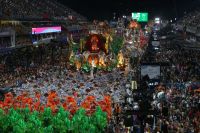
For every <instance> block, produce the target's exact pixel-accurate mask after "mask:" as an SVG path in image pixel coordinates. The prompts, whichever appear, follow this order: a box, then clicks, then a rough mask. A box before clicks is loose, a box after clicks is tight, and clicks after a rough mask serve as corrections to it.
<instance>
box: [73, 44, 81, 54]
mask: <svg viewBox="0 0 200 133" xmlns="http://www.w3.org/2000/svg"><path fill="white" fill-rule="evenodd" d="M79 48H80V45H79V44H78V43H75V44H72V50H73V52H74V53H77V52H78V50H79Z"/></svg>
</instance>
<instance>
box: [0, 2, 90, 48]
mask: <svg viewBox="0 0 200 133" xmlns="http://www.w3.org/2000/svg"><path fill="white" fill-rule="evenodd" d="M86 23H87V19H86V18H85V17H83V16H81V15H80V14H78V13H76V12H75V11H74V10H72V9H70V8H68V7H66V6H65V5H62V4H60V3H59V2H57V1H53V0H47V1H40V0H0V38H1V44H0V49H2V48H7V47H11V46H12V47H14V46H24V45H30V44H32V41H33V38H34V40H35V38H37V40H40V39H46V37H50V38H52V37H55V36H56V37H57V36H58V35H55V34H42V35H36V36H33V35H31V32H32V31H31V29H32V28H34V27H53V26H62V36H66V34H67V32H69V31H71V30H72V31H73V30H74V31H76V30H81V28H82V27H83V26H84V25H85V24H86ZM11 33H12V34H11ZM63 34H65V35H63ZM60 35H61V34H60ZM12 38H13V39H12Z"/></svg>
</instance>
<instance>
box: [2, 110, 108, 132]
mask: <svg viewBox="0 0 200 133" xmlns="http://www.w3.org/2000/svg"><path fill="white" fill-rule="evenodd" d="M69 116H70V113H69V112H68V111H65V110H64V108H62V107H61V108H60V109H59V110H58V112H57V113H56V114H53V113H52V111H51V109H50V108H45V110H44V112H43V113H40V112H37V111H33V112H30V110H29V109H28V108H25V109H20V110H19V109H17V110H14V109H10V110H9V111H8V113H5V112H4V111H3V110H1V109H0V132H12V133H68V132H70V133H103V132H104V131H105V128H106V126H107V116H106V113H104V112H103V111H102V110H101V108H100V107H98V108H97V111H96V112H95V113H94V114H93V115H92V116H87V115H86V111H85V110H84V109H82V108H81V109H79V110H78V111H77V112H76V113H75V115H74V116H73V118H72V119H70V118H69Z"/></svg>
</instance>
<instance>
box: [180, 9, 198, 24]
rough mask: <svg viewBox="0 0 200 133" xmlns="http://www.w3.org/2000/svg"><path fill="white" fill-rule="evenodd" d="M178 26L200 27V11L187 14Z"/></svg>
mask: <svg viewBox="0 0 200 133" xmlns="http://www.w3.org/2000/svg"><path fill="white" fill-rule="evenodd" d="M178 24H181V25H183V26H192V27H198V26H200V10H199V9H197V10H195V11H193V12H191V13H188V14H185V16H184V17H183V18H182V19H180V20H179V22H178Z"/></svg>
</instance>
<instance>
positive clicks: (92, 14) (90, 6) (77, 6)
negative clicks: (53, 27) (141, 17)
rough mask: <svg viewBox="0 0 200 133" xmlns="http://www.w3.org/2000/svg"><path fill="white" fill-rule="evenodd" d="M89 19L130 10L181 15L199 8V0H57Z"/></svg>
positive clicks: (102, 18)
mask: <svg viewBox="0 0 200 133" xmlns="http://www.w3.org/2000/svg"><path fill="white" fill-rule="evenodd" d="M57 1H59V2H61V3H63V4H65V5H66V6H68V7H70V8H72V9H74V10H75V11H76V12H78V13H80V14H82V15H83V16H85V17H87V18H88V19H89V20H93V19H98V20H105V19H106V20H111V19H112V18H113V13H114V12H115V13H116V16H117V17H118V16H122V15H130V14H131V12H149V15H150V18H151V17H155V16H159V17H160V16H161V17H162V18H166V19H171V18H175V17H181V16H182V15H183V14H184V12H185V11H187V12H188V11H191V10H194V8H200V0H57Z"/></svg>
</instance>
